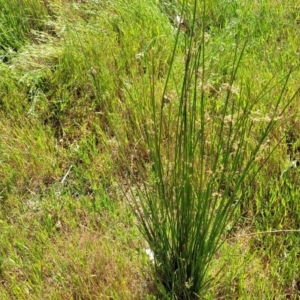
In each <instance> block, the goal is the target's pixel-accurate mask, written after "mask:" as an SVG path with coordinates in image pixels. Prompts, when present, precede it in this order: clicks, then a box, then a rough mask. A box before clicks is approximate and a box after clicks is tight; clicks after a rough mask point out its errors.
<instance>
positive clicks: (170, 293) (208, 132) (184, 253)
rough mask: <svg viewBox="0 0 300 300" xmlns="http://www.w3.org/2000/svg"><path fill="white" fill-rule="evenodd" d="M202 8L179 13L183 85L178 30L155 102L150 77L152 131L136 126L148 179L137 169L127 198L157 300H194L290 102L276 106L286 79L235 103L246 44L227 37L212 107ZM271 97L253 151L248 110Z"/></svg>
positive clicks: (252, 126) (241, 96) (149, 127)
mask: <svg viewBox="0 0 300 300" xmlns="http://www.w3.org/2000/svg"><path fill="white" fill-rule="evenodd" d="M200 4H201V10H200V9H199V7H200ZM205 5H206V1H201V3H200V1H193V4H192V5H191V6H190V7H188V5H187V3H186V2H184V3H183V6H182V11H187V10H188V9H191V11H189V14H188V15H189V16H191V19H190V22H189V24H190V28H189V33H188V34H185V36H184V38H183V40H184V47H185V51H186V56H185V61H184V64H183V71H182V76H181V80H180V81H179V80H178V76H177V74H176V72H178V70H177V69H176V67H175V60H176V59H175V53H176V51H177V48H178V47H180V45H181V41H182V39H181V37H180V36H181V35H182V33H181V32H180V30H179V28H178V31H177V34H176V37H175V43H174V49H173V56H172V59H171V63H170V69H169V72H168V76H167V78H166V80H165V86H164V91H163V93H162V95H161V98H160V99H157V97H156V95H157V93H156V91H155V89H156V85H155V78H154V76H155V75H154V74H155V73H156V72H155V69H153V72H152V75H153V76H152V78H151V79H150V80H151V84H150V85H151V91H150V95H149V99H150V100H149V101H150V106H151V107H152V111H151V116H149V117H150V119H151V121H149V122H146V123H145V124H143V130H145V136H146V144H147V147H148V150H149V161H150V162H149V172H148V175H147V176H145V175H144V173H143V171H142V168H141V169H140V174H139V175H140V177H141V178H142V182H139V181H136V185H137V190H138V191H137V192H136V190H135V191H132V196H133V203H134V210H135V212H136V214H137V217H138V219H139V226H140V229H141V231H142V233H143V234H144V236H145V238H146V240H147V242H148V244H149V247H150V249H151V250H152V251H153V254H154V270H155V274H156V278H157V282H158V286H159V289H160V292H162V294H163V295H165V296H166V297H170V298H171V299H197V298H199V297H200V296H201V295H203V293H204V291H205V290H206V288H207V286H208V283H209V281H210V279H211V278H209V276H208V270H209V267H210V264H211V262H212V260H213V259H214V255H215V254H216V252H217V250H218V249H219V247H220V245H221V244H222V242H223V241H224V238H225V237H226V233H227V230H226V228H227V226H228V224H229V221H230V222H231V224H235V223H236V222H237V220H238V219H239V214H236V213H235V212H236V209H237V208H238V207H239V205H240V203H243V204H244V203H247V200H248V197H249V194H247V193H245V191H246V190H247V188H248V187H249V186H250V184H251V182H252V181H253V179H254V177H255V176H256V175H257V173H258V172H259V170H260V168H261V167H262V166H263V164H264V163H265V162H266V160H267V159H268V157H269V155H270V154H271V153H272V152H273V151H274V148H272V149H269V150H268V151H269V152H268V153H267V154H266V155H264V157H263V159H261V156H262V153H261V152H262V151H261V150H262V148H263V147H264V146H265V144H266V140H267V138H268V135H269V133H270V132H271V130H272V128H273V127H274V125H275V124H276V120H277V118H278V117H280V116H281V115H282V113H283V112H284V111H285V109H286V107H287V106H288V105H289V104H290V102H291V101H292V100H293V98H294V95H293V96H291V97H290V98H289V99H285V90H286V86H287V82H288V80H289V75H290V73H288V74H287V75H285V76H284V77H283V78H282V80H280V81H279V82H274V81H273V80H271V81H269V82H268V83H267V84H265V86H264V87H263V89H262V90H261V91H260V92H259V93H258V94H257V96H256V97H255V98H254V99H252V100H251V101H250V100H249V99H245V98H244V94H243V93H242V92H241V91H242V90H243V89H247V83H243V82H242V81H239V77H238V70H239V67H240V64H241V61H242V58H243V53H244V51H245V49H246V46H247V40H243V41H239V40H238V38H234V37H233V41H232V43H234V45H235V46H234V51H233V53H232V55H230V60H231V62H230V63H229V64H228V65H229V72H228V75H227V79H228V81H227V83H226V84H224V87H226V88H225V92H224V93H223V94H222V97H219V98H218V99H214V98H213V97H211V92H213V91H209V86H208V84H207V81H206V80H207V77H206V70H207V67H208V66H207V64H208V60H209V54H207V53H206V42H205V40H206V37H205V31H206V28H207V27H206V24H207V22H208V20H207V13H206V7H205ZM199 11H202V12H201V16H199ZM199 17H200V18H201V22H198V20H199ZM199 23H201V27H199V26H198V24H199ZM148 63H149V64H150V65H151V62H148ZM150 68H151V67H150ZM175 78H177V79H175ZM235 85H237V86H239V88H240V92H239V93H237V92H236V91H235V90H234V86H235ZM172 89H173V91H174V90H175V92H174V94H175V95H173V99H172V101H171V100H169V99H168V91H170V90H172ZM273 90H277V91H278V94H277V99H276V100H274V101H273V109H272V111H271V112H270V113H269V115H268V116H267V117H264V120H265V123H264V124H265V125H264V126H261V127H260V131H259V134H256V136H255V143H253V142H251V141H250V139H249V137H250V136H252V135H253V134H252V132H253V131H255V130H256V129H255V128H256V123H257V119H255V118H254V117H253V113H254V111H255V108H256V105H257V104H259V103H260V102H261V101H265V100H266V99H268V97H269V95H270V93H271V92H272V91H273ZM215 92H216V93H219V91H215ZM149 174H150V175H149ZM134 175H135V174H134Z"/></svg>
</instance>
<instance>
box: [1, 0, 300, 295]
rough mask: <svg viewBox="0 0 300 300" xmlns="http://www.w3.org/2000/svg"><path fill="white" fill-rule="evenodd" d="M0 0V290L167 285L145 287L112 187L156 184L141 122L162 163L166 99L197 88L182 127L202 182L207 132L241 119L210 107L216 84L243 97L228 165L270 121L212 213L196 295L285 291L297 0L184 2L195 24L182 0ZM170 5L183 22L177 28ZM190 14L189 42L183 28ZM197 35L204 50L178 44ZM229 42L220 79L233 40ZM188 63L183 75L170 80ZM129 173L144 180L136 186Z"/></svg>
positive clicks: (140, 248) (295, 153) (134, 232)
mask: <svg viewBox="0 0 300 300" xmlns="http://www.w3.org/2000/svg"><path fill="white" fill-rule="evenodd" d="M0 2H1V5H0V7H1V10H0V13H1V16H4V17H2V18H1V21H0V70H1V75H2V76H1V78H0V114H1V116H0V129H1V131H0V132H1V135H0V163H1V164H0V207H1V208H0V222H1V230H0V244H1V247H0V281H1V286H0V298H1V299H25V298H28V297H30V298H31V299H161V298H163V297H164V296H162V295H161V292H163V291H164V290H165V294H167V292H166V285H165V286H164V287H162V285H159V284H158V285H157V280H156V279H157V277H155V272H153V265H152V263H151V262H150V261H149V259H148V257H147V255H146V252H145V249H146V247H148V246H149V245H147V244H146V242H145V238H144V236H143V234H142V233H143V232H142V233H141V232H140V231H139V230H138V229H137V228H138V227H139V226H138V225H139V223H138V218H136V216H135V214H134V212H132V211H131V210H130V209H129V207H130V205H129V204H130V203H128V201H127V200H126V197H124V194H123V192H124V188H125V190H126V191H127V190H128V191H130V190H135V193H136V192H139V193H140V196H145V195H146V196H150V199H151V197H154V198H155V197H156V196H157V194H155V193H154V192H153V190H152V189H151V188H150V189H149V187H150V184H152V183H153V182H154V183H155V182H156V181H155V179H156V177H155V176H153V173H151V172H150V166H151V161H152V159H153V153H154V154H155V150H157V149H158V148H156V147H157V144H155V143H156V142H157V141H156V142H155V140H154V142H153V144H152V147H150V148H149V143H148V142H149V138H150V141H151V138H152V137H153V135H152V133H153V132H152V129H153V128H154V129H157V128H159V130H160V131H158V132H159V134H160V135H161V136H160V138H161V140H158V141H159V145H160V148H159V151H160V152H159V153H160V155H161V156H159V158H160V159H161V161H160V162H159V165H158V166H159V167H162V168H163V170H167V169H168V168H169V167H172V159H171V158H172V157H173V155H174V153H175V152H174V144H173V142H174V141H176V134H175V133H176V132H178V131H176V128H177V127H176V126H177V121H178V119H177V118H176V116H177V115H178V109H180V106H179V105H178V101H182V100H184V99H185V98H184V97H182V95H188V97H187V99H190V98H189V97H191V95H193V93H194V94H195V93H197V95H198V96H199V97H200V99H202V100H203V101H205V109H203V107H202V111H201V107H197V109H199V110H200V111H201V119H200V121H201V120H202V122H203V123H202V125H201V123H200V125H199V124H198V119H195V123H194V125H195V126H196V127H195V130H198V128H200V129H201V128H202V129H203V128H205V140H206V141H207V142H208V143H207V144H206V145H205V148H201V147H202V146H201V147H200V148H199V149H200V154H201V153H202V154H203V153H210V155H207V156H206V155H204V156H201V155H200V156H199V157H200V159H202V161H203V162H205V164H206V166H207V167H206V168H205V170H204V169H203V171H202V174H203V179H202V180H204V181H205V180H207V181H208V182H209V180H208V179H209V178H208V177H207V176H204V175H206V174H207V173H206V172H207V171H208V170H209V168H208V166H214V163H216V162H218V161H219V160H215V158H216V157H218V152H217V151H216V149H218V147H217V145H219V146H220V145H222V143H223V142H222V143H221V142H220V139H221V141H224V143H225V142H226V138H228V137H230V134H229V133H230V124H231V123H232V121H238V120H240V118H239V119H237V120H235V119H234V118H235V116H237V114H235V115H232V114H231V111H229V110H227V112H226V111H225V114H223V113H224V101H225V100H226V99H228V98H226V97H227V95H229V94H230V98H229V100H228V101H229V102H228V103H229V106H227V107H228V108H231V107H232V106H230V105H232V104H233V103H234V104H235V106H234V107H233V108H234V112H237V111H236V107H241V108H247V107H248V108H249V107H251V110H250V111H249V119H247V120H248V121H247V122H248V123H246V125H245V127H240V128H244V129H243V130H244V131H243V130H242V131H241V132H244V135H243V139H244V141H245V142H244V143H245V148H244V149H243V151H242V152H241V161H240V162H239V164H240V165H241V166H245V163H246V162H247V161H249V160H250V159H251V153H252V151H253V150H254V149H255V147H256V145H257V141H258V140H259V137H261V136H262V135H263V134H264V132H265V130H266V128H267V124H268V122H269V121H270V119H272V118H273V119H274V120H276V121H275V122H273V123H271V124H272V127H271V128H270V131H269V132H268V136H266V138H265V140H264V141H263V143H262V144H261V147H260V150H259V151H258V152H257V155H256V160H255V163H254V164H253V168H252V169H251V170H250V171H249V176H250V177H249V178H252V180H250V179H249V178H248V177H247V178H246V177H245V180H244V181H243V182H241V188H242V191H243V195H244V196H245V198H246V199H248V200H247V201H238V202H234V204H236V205H235V210H234V212H233V214H232V215H231V217H229V218H227V219H226V222H225V221H224V223H222V224H223V225H224V226H223V227H222V230H221V231H220V235H219V238H220V240H222V244H221V245H220V244H216V245H218V246H217V247H215V248H214V249H215V251H212V252H211V254H210V264H204V266H207V269H205V276H207V277H206V278H210V279H211V280H210V281H209V285H205V287H206V290H205V294H204V295H202V298H203V299H287V298H289V299H298V298H299V282H300V278H299V275H298V274H299V268H300V265H299V262H298V261H299V242H300V239H299V232H298V231H297V230H299V218H300V213H299V208H298V206H299V205H298V198H299V188H298V181H299V170H298V168H297V167H296V168H294V167H291V165H292V163H294V165H297V162H298V161H299V149H298V148H299V145H298V144H299V134H298V131H299V130H298V129H299V109H298V102H299V94H298V93H297V91H298V89H299V80H298V78H299V68H298V65H299V30H300V27H299V20H300V15H299V9H298V8H299V4H298V3H297V1H296V0H291V1H289V3H288V4H286V1H281V0H279V1H271V0H267V1H263V2H259V1H256V2H253V1H246V0H241V1H225V0H224V1H214V0H207V1H206V8H205V9H204V6H203V3H200V2H199V5H198V6H197V9H196V10H195V14H196V16H197V18H196V22H194V23H193V21H192V18H193V14H192V13H191V12H192V10H191V8H192V7H193V6H192V5H193V3H194V2H193V1H186V2H185V1H184V3H185V4H186V6H185V7H184V10H183V11H182V9H181V4H182V1H147V3H145V1H141V0H134V1H130V3H129V2H128V1H122V0H117V1H113V2H110V1H103V2H98V1H59V0H49V1H33V0H31V1H22V9H20V7H21V6H20V5H19V1H10V2H9V5H8V2H7V1H4V0H2V1H0ZM177 14H178V15H182V16H183V18H184V19H185V24H182V25H181V28H180V30H179V31H177V29H176V22H175V21H174V20H175V19H176V15H177ZM201 19H202V20H206V22H205V24H204V23H201ZM193 24H195V35H196V34H199V35H198V36H197V39H194V38H192V37H191V35H190V30H191V26H193ZM197 41H198V42H201V43H203V44H204V51H203V48H201V51H199V52H197V51H195V52H194V50H193V47H192V48H191V47H189V42H191V43H197ZM237 42H239V44H238V45H240V46H239V47H237ZM175 43H177V47H176V49H175V48H174V45H175ZM244 43H246V47H245V49H244V51H243V55H242V59H241V60H240V61H239V63H238V68H237V73H236V75H235V81H234V83H233V84H231V81H230V80H231V79H232V70H235V67H234V66H233V59H234V53H235V50H236V49H238V51H240V50H241V49H242V47H243V46H242V45H244ZM192 45H198V44H192ZM174 49H175V50H174ZM187 49H190V50H192V51H191V55H192V57H194V58H195V57H196V56H194V55H196V54H197V53H198V54H199V55H200V57H201V61H200V63H199V65H197V64H194V65H192V67H191V68H190V69H185V66H186V58H187V56H186V55H187V53H186V50H187ZM196 49H200V48H196ZM239 53H240V52H238V54H239ZM202 61H204V62H205V63H204V64H202ZM195 66H197V72H199V73H197V76H198V75H199V76H200V77H199V78H201V80H200V79H199V81H198V86H197V88H195V87H194V88H192V89H186V90H184V89H182V86H183V85H182V82H183V79H184V78H187V77H185V74H187V73H186V72H189V70H194V71H196V69H195ZM235 66H236V65H235ZM193 68H194V69H193ZM291 69H293V72H292V73H291V74H290V77H289V80H288V82H287V84H286V88H285V90H284V92H283V93H282V94H281V92H282V87H283V85H284V80H285V78H286V76H287V74H288V73H289V71H290V70H291ZM189 74H195V72H194V73H189ZM188 78H190V79H191V78H194V77H193V75H191V77H188ZM194 79H195V78H194ZM166 80H168V83H167V84H166ZM200 83H201V84H200ZM186 87H190V85H186ZM271 87H272V89H270V90H268V88H271ZM267 90H268V92H266V91H267ZM262 91H264V92H263V93H261V92H262ZM182 92H184V93H182ZM295 93H296V94H295ZM198 96H197V97H198ZM262 96H263V97H262ZM293 96H295V98H294V101H293V102H291V103H289V102H288V101H289V100H290V99H291V98H292V97H293ZM279 97H280V100H281V102H280V104H279V105H278V111H282V110H283V109H284V107H285V106H286V105H287V104H288V103H289V105H288V107H287V109H286V110H285V112H284V113H283V114H279V113H278V114H275V115H273V114H272V113H273V112H274V111H275V108H276V101H277V100H278V99H279ZM162 99H163V102H164V105H163V107H162V110H160V108H161V106H160V105H161V102H162ZM191 99H193V98H191ZM194 99H196V98H194ZM197 99H198V98H197ZM257 100H259V101H257ZM153 108H157V112H158V113H159V114H157V115H156V118H157V120H158V121H161V122H159V126H161V127H156V126H157V123H155V119H153ZM154 112H155V111H154ZM222 116H223V117H222ZM225 117H226V118H225ZM153 122H154V123H153ZM226 122H228V123H226ZM203 124H204V126H205V127H203ZM222 124H223V126H224V129H223V131H220V128H221V127H222ZM235 124H236V123H235ZM198 125H199V127H197V126H198ZM250 125H251V127H249V126H250ZM153 126H154V127H153ZM201 126H202V127H201ZM218 130H219V131H218ZM217 132H219V133H222V134H221V135H219V136H218V135H217V134H216V133H217ZM154 136H155V135H154ZM147 137H148V139H147ZM177 137H178V135H177ZM239 138H240V136H239V135H237V136H236V141H238V139H239ZM167 141H170V144H169V146H167V145H168V143H167ZM223 145H226V143H225V144H223ZM150 146H151V144H150ZM215 146H216V147H215ZM231 146H232V147H233V148H234V147H236V145H235V144H234V143H232V145H231ZM203 147H204V146H203ZM274 147H276V148H275V150H274V151H272V149H274ZM185 149H186V148H185ZM201 149H202V150H201ZM175 150H176V148H175ZM183 150H184V149H183ZM201 151H202V152H201ZM180 155H185V153H184V152H182V154H180ZM124 158H125V159H124ZM266 158H268V161H267V162H266V163H263V162H264V161H265V159H266ZM197 159H198V158H197ZM197 159H196V162H195V166H197V163H198V162H199V161H197ZM228 159H229V158H228ZM185 162H186V160H185ZM219 162H220V161H219ZM177 166H178V170H179V169H180V168H181V167H180V161H179V163H178V165H177ZM128 167H130V170H128ZM218 168H219V167H218V166H217V165H215V169H214V171H221V170H219V169H218ZM258 169H260V172H259V173H258V174H257V175H256V176H255V177H254V178H253V175H254V174H256V172H257V171H258ZM157 170H159V168H158V169H157ZM284 171H285V172H284ZM200 172H201V167H200ZM130 174H131V175H133V178H132V177H131V178H130V180H128V178H129V175H130ZM165 174H167V172H166V173H165ZM176 174H179V175H180V174H181V173H180V172H178V173H176ZM218 174H222V172H221V173H218ZM282 174H283V176H281V175H282ZM156 175H157V174H156ZM169 175H170V178H171V179H172V178H175V177H172V176H173V175H174V174H173V173H172V172H171V171H169ZM251 176H252V177H251ZM161 179H163V180H165V177H161ZM175 179H176V178H175ZM207 181H206V182H207ZM141 184H144V185H145V187H146V188H148V189H146V190H145V189H143V190H140V191H139V190H138V187H139V186H141ZM214 184H215V183H214ZM120 185H121V187H122V188H120ZM174 187H176V184H175V183H174ZM211 187H214V185H212V186H211ZM216 187H219V185H216ZM221 187H222V186H221V185H220V188H221ZM122 189H123V191H122ZM236 191H237V193H236V197H237V198H239V199H240V197H241V195H242V194H241V192H240V191H239V190H238V189H237V190H236ZM152 192H153V193H152ZM210 192H211V195H212V193H213V192H214V190H213V189H211V190H210ZM228 192H230V190H228ZM128 194H130V193H129V192H128ZM207 195H209V193H207ZM214 195H217V194H214ZM209 199H211V198H210V197H207V207H208V208H209V207H210V206H209V205H211V203H210V202H208V200H209ZM226 199H227V198H225V197H224V201H225V200H226ZM235 199H236V198H232V201H233V200H235ZM178 200H180V199H179V198H178ZM130 201H132V199H131V198H130ZM131 204H132V202H131ZM197 211H198V214H201V210H197ZM209 216H211V217H214V213H213V212H212V213H210V214H209ZM209 216H208V217H209ZM237 219H238V221H236V220H237ZM178 224H180V223H178ZM166 232H168V231H165V233H166ZM260 232H265V233H260ZM148 242H149V240H148ZM219 246H220V247H219ZM150 247H151V248H153V245H150ZM154 252H155V251H154ZM162 253H164V252H162ZM166 253H167V252H166ZM177 257H178V256H177ZM166 265H167V264H166ZM171 275H172V273H171ZM200 285H202V283H201V284H200ZM177 296H178V293H177ZM165 297H169V298H171V299H172V297H173V299H176V295H175V294H173V295H172V294H169V295H166V296H165Z"/></svg>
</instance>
